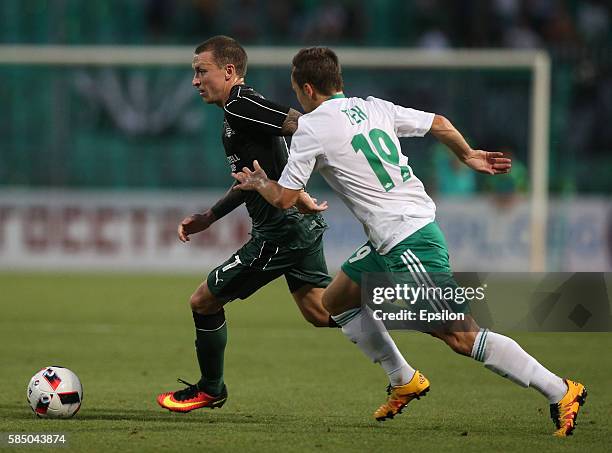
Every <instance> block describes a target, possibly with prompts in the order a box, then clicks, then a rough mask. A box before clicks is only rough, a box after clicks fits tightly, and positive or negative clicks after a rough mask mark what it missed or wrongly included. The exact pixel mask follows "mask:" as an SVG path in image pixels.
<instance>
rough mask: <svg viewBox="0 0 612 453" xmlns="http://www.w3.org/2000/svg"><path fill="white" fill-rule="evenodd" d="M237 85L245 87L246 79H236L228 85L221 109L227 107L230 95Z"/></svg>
mask: <svg viewBox="0 0 612 453" xmlns="http://www.w3.org/2000/svg"><path fill="white" fill-rule="evenodd" d="M236 85H244V78H243V77H241V78H239V79H234V80H233V81H232V82H231V83H228V85H227V89H226V91H225V96H224V97H223V104H221V105H220V106H219V107H221V108H223V107H224V106H225V104H227V100H228V99H229V97H230V94H231V92H232V89H233V88H234V87H235V86H236Z"/></svg>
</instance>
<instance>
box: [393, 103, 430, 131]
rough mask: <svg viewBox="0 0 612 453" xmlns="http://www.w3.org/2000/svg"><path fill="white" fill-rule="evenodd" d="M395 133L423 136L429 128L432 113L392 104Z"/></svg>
mask: <svg viewBox="0 0 612 453" xmlns="http://www.w3.org/2000/svg"><path fill="white" fill-rule="evenodd" d="M393 107H394V110H395V133H396V134H397V136H398V137H423V136H424V135H425V134H427V132H429V130H430V129H431V125H432V123H433V120H434V116H436V115H435V114H434V113H429V112H423V111H421V110H415V109H411V108H406V107H402V106H399V105H394V106H393Z"/></svg>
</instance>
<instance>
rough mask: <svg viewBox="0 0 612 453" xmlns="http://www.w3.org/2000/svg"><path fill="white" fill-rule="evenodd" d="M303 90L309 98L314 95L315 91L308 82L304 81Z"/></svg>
mask: <svg viewBox="0 0 612 453" xmlns="http://www.w3.org/2000/svg"><path fill="white" fill-rule="evenodd" d="M303 90H304V94H305V95H306V96H308V97H309V98H313V97H314V94H315V91H314V88H313V87H312V85H311V84H310V83H305V84H304V88H303Z"/></svg>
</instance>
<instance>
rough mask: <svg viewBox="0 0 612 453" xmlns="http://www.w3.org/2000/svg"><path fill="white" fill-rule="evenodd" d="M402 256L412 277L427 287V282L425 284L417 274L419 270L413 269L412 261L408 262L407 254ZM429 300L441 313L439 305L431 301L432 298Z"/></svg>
mask: <svg viewBox="0 0 612 453" xmlns="http://www.w3.org/2000/svg"><path fill="white" fill-rule="evenodd" d="M401 258H402V261H403V262H404V264H405V265H406V267H407V268H408V270H409V271H410V274H411V275H412V278H414V280H415V281H416V282H417V283H418V284H420V285H422V286H424V287H427V285H426V284H425V283H424V282H423V281H422V280H421V277H420V276H418V275H417V274H418V272H415V271H414V270H413V269H412V266H411V265H410V263H408V258H407V257H406V256H405V255H402V256H401ZM427 302H429V305H431V308H433V309H434V311H435V312H436V313H440V310H439V309H438V307H437V306H436V305H435V304H434V303H433V301H431V300H429V299H427Z"/></svg>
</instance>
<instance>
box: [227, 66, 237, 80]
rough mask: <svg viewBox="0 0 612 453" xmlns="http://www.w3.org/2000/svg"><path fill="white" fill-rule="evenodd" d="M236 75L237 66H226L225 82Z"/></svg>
mask: <svg viewBox="0 0 612 453" xmlns="http://www.w3.org/2000/svg"><path fill="white" fill-rule="evenodd" d="M234 75H236V66H234V65H233V64H226V65H225V80H226V81H227V80H230V79H231V78H232V77H233V76H234Z"/></svg>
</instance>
